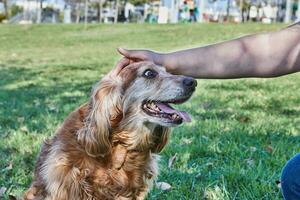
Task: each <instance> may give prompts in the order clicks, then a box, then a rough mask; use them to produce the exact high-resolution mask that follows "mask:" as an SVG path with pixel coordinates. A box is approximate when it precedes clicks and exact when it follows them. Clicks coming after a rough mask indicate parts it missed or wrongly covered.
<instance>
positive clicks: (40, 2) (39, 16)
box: [36, 0, 43, 24]
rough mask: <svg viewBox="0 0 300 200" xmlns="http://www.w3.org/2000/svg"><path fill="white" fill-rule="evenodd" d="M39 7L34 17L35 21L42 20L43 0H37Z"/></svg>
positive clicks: (39, 21)
mask: <svg viewBox="0 0 300 200" xmlns="http://www.w3.org/2000/svg"><path fill="white" fill-rule="evenodd" d="M38 2H39V8H38V10H37V17H36V23H38V24H39V23H41V22H42V12H43V0H39V1H38Z"/></svg>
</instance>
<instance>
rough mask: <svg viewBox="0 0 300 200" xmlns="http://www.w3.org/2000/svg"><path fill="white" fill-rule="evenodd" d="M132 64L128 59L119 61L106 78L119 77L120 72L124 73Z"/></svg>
mask: <svg viewBox="0 0 300 200" xmlns="http://www.w3.org/2000/svg"><path fill="white" fill-rule="evenodd" d="M130 63H131V61H130V60H129V59H128V58H125V57H123V58H121V60H119V61H118V62H117V64H116V65H115V67H114V68H113V69H112V70H111V71H110V72H109V73H108V74H107V75H106V77H107V78H114V77H117V76H118V75H119V74H120V72H121V71H122V69H124V68H125V67H127V66H128V65H129V64H130Z"/></svg>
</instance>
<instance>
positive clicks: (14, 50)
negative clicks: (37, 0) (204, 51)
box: [0, 24, 300, 200]
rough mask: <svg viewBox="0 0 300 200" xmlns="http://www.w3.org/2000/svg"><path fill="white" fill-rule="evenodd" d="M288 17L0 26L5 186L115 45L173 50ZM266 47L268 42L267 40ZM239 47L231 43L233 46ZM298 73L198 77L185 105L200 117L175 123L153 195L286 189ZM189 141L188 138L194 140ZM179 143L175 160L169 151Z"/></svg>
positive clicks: (16, 187)
mask: <svg viewBox="0 0 300 200" xmlns="http://www.w3.org/2000/svg"><path fill="white" fill-rule="evenodd" d="M281 27H283V25H257V24H245V25H215V24H204V25H199V24H195V25H186V24H182V25H114V26H112V25H101V26H98V25H91V26H88V28H87V29H86V30H84V29H83V26H82V25H68V26H64V25H43V26H12V25H1V26H0V187H6V188H7V192H6V194H5V197H4V198H5V199H6V198H7V197H8V194H14V195H20V194H21V193H22V192H23V191H24V190H25V189H26V188H27V187H28V186H29V184H30V182H31V179H32V171H33V168H34V163H35V159H36V156H37V154H38V152H39V147H40V144H41V142H42V141H43V139H44V138H46V137H49V136H51V135H53V133H54V131H55V129H56V128H57V127H58V126H59V124H60V123H62V121H63V120H64V118H65V117H66V116H67V115H68V113H70V112H71V111H72V110H73V109H75V108H76V107H78V106H79V105H80V104H81V103H83V102H85V101H86V100H87V98H88V94H89V91H90V89H91V86H92V85H93V84H94V83H95V82H96V81H97V80H99V79H100V78H101V77H102V76H103V74H105V73H106V72H107V71H108V70H110V68H111V67H112V66H114V64H115V63H116V61H117V60H118V59H119V58H120V56H119V55H118V54H117V53H116V51H115V49H116V47H118V46H122V47H129V48H151V49H155V50H158V51H172V50H176V49H183V48H188V47H196V46H200V45H205V44H209V43H214V42H217V41H223V40H228V39H230V38H234V37H239V36H242V35H245V34H248V33H256V32H261V31H270V30H277V29H279V28H281ZM258 48H259V47H258ZM228 51H230V49H228ZM299 78H300V77H299V75H297V74H296V75H290V76H286V77H281V78H276V79H248V80H199V81H198V88H197V92H196V93H195V95H194V97H193V98H192V99H191V100H190V101H189V102H188V103H186V104H184V105H182V106H181V108H182V109H185V110H187V111H189V112H190V113H191V115H192V116H193V122H192V123H190V124H186V125H183V126H181V127H179V128H176V129H175V130H174V131H173V133H172V136H171V141H170V143H169V144H168V146H167V148H166V149H165V150H164V151H163V153H162V161H161V165H160V166H161V167H160V168H161V173H160V176H159V181H164V182H168V183H169V184H171V185H172V189H171V190H170V191H160V190H158V189H154V190H152V192H151V193H150V195H149V196H148V199H153V200H154V199H170V200H171V199H187V200H190V199H205V198H206V199H213V200H216V199H225V200H229V199H230V200H231V199H239V200H244V199H245V200H246V199H247V200H250V199H253V200H258V199H264V200H266V199H270V200H271V199H272V200H274V199H282V198H281V194H280V191H279V189H278V187H277V185H276V183H275V182H276V180H279V178H280V172H281V169H282V167H283V166H284V164H285V162H286V161H287V160H288V159H289V158H290V157H292V156H293V155H294V154H296V153H297V152H298V151H299V148H300V143H299V139H300V138H299V133H300V98H299V94H300V87H299V84H300V80H299ZM187 143H189V144H187ZM176 153H177V159H176V160H175V162H174V164H173V166H172V168H171V169H168V167H167V163H168V159H169V158H170V157H171V156H173V155H174V154H176Z"/></svg>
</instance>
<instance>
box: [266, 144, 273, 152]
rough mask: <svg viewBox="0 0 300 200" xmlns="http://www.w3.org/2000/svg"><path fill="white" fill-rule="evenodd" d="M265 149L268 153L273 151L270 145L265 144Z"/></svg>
mask: <svg viewBox="0 0 300 200" xmlns="http://www.w3.org/2000/svg"><path fill="white" fill-rule="evenodd" d="M266 151H267V152H268V153H273V147H272V146H271V145H269V146H267V147H266Z"/></svg>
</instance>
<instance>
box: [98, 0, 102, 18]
mask: <svg viewBox="0 0 300 200" xmlns="http://www.w3.org/2000/svg"><path fill="white" fill-rule="evenodd" d="M98 22H99V23H102V0H99V2H98Z"/></svg>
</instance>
